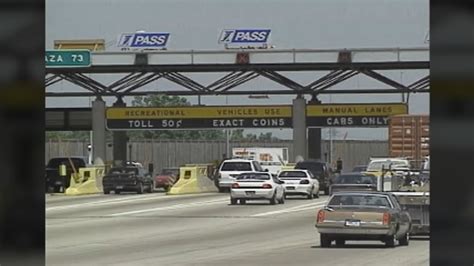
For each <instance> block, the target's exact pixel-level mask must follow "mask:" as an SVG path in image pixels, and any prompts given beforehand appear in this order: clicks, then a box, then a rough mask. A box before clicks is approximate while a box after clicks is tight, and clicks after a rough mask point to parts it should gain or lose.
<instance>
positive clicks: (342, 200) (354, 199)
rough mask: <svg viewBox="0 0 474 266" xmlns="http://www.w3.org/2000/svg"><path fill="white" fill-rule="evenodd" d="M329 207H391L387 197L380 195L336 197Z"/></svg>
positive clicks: (332, 199)
mask: <svg viewBox="0 0 474 266" xmlns="http://www.w3.org/2000/svg"><path fill="white" fill-rule="evenodd" d="M328 205H329V206H364V207H365V206H366V207H390V203H389V201H388V199H387V197H386V196H380V195H334V196H333V197H332V198H331V200H330V201H329V204H328Z"/></svg>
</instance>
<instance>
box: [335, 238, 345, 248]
mask: <svg viewBox="0 0 474 266" xmlns="http://www.w3.org/2000/svg"><path fill="white" fill-rule="evenodd" d="M345 244H346V240H344V239H336V246H338V247H343V246H344V245H345Z"/></svg>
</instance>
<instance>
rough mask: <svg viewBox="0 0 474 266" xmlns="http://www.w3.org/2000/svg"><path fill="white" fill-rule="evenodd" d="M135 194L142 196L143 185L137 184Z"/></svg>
mask: <svg viewBox="0 0 474 266" xmlns="http://www.w3.org/2000/svg"><path fill="white" fill-rule="evenodd" d="M137 193H138V194H143V184H142V183H138V187H137Z"/></svg>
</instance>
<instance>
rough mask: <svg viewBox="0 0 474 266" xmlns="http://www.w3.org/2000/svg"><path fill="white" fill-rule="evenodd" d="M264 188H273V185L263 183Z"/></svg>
mask: <svg viewBox="0 0 474 266" xmlns="http://www.w3.org/2000/svg"><path fill="white" fill-rule="evenodd" d="M262 188H272V185H270V184H263V186H262Z"/></svg>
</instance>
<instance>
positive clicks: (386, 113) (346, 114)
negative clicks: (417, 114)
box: [306, 103, 408, 127]
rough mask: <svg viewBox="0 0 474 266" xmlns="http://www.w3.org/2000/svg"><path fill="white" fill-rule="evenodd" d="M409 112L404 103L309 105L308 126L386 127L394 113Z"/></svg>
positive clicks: (307, 113)
mask: <svg viewBox="0 0 474 266" xmlns="http://www.w3.org/2000/svg"><path fill="white" fill-rule="evenodd" d="M400 114H408V105H407V104H404V103H386V104H385V103H383V104H321V105H308V106H307V108H306V125H307V126H308V127H385V126H388V120H389V117H390V116H392V115H400Z"/></svg>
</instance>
